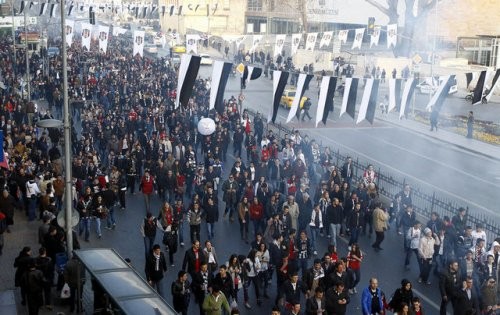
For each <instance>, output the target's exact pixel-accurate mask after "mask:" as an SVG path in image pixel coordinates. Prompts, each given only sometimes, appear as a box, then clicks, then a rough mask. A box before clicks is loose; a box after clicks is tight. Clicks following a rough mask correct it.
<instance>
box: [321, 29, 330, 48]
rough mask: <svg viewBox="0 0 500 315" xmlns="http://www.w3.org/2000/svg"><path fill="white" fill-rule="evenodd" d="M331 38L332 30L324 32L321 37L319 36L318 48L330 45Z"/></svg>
mask: <svg viewBox="0 0 500 315" xmlns="http://www.w3.org/2000/svg"><path fill="white" fill-rule="evenodd" d="M332 38H333V31H331V32H324V33H323V37H321V41H320V42H319V48H322V47H328V46H330V42H331V41H332Z"/></svg>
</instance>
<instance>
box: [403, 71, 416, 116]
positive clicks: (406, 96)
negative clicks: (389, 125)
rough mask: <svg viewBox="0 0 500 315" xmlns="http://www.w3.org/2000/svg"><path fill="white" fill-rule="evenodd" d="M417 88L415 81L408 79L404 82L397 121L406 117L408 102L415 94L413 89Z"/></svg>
mask: <svg viewBox="0 0 500 315" xmlns="http://www.w3.org/2000/svg"><path fill="white" fill-rule="evenodd" d="M416 86H417V80H415V79H413V78H409V79H407V80H406V83H405V88H404V90H403V97H402V98H401V107H400V108H399V119H402V118H403V117H406V115H407V114H408V110H409V108H410V101H411V98H412V96H413V94H414V93H415V87H416Z"/></svg>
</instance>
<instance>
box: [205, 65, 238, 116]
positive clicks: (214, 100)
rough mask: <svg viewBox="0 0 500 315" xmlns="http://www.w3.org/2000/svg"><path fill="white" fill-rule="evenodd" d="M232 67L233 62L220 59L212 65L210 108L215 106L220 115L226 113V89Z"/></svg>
mask: <svg viewBox="0 0 500 315" xmlns="http://www.w3.org/2000/svg"><path fill="white" fill-rule="evenodd" d="M232 69H233V64H232V63H230V62H224V61H220V60H215V61H214V64H213V67H212V84H211V86H210V107H209V108H210V109H213V108H215V110H216V111H217V112H218V113H219V114H220V115H222V114H223V113H224V91H225V90H226V85H227V80H228V78H229V74H230V73H231V70H232Z"/></svg>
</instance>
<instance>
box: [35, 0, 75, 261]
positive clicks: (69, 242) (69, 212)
mask: <svg viewBox="0 0 500 315" xmlns="http://www.w3.org/2000/svg"><path fill="white" fill-rule="evenodd" d="M59 5H60V6H61V37H62V49H61V56H62V62H63V64H62V68H63V104H64V121H60V120H57V119H45V120H41V121H39V122H38V123H37V125H38V126H40V127H42V128H54V127H61V126H64V164H65V173H64V175H65V176H64V182H65V189H64V190H65V191H64V211H65V228H66V252H67V255H68V259H69V258H71V256H72V253H73V225H72V216H73V205H72V192H73V190H72V183H71V129H70V128H71V127H70V123H69V103H68V74H67V70H68V69H67V68H68V64H67V60H66V57H67V56H66V55H67V52H66V17H65V12H64V11H65V8H64V7H65V5H64V1H61V2H60V3H59Z"/></svg>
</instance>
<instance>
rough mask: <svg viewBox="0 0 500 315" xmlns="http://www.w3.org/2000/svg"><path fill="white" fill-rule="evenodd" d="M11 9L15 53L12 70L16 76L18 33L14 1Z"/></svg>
mask: <svg viewBox="0 0 500 315" xmlns="http://www.w3.org/2000/svg"><path fill="white" fill-rule="evenodd" d="M10 7H11V9H12V50H13V51H14V59H13V60H14V67H12V69H13V70H14V76H15V75H16V73H17V69H16V68H17V56H16V31H15V22H16V19H15V10H14V0H12V1H11V3H10Z"/></svg>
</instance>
